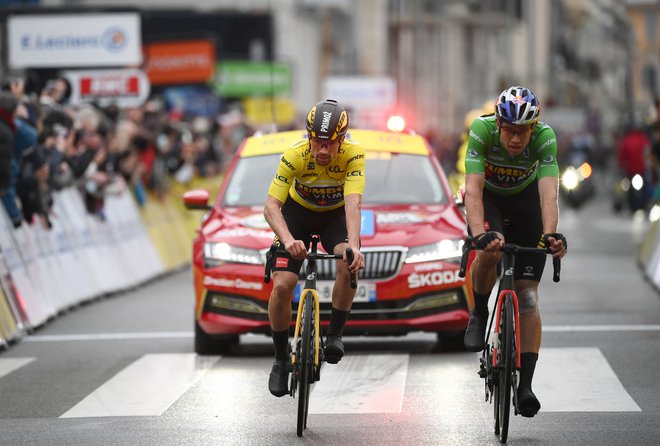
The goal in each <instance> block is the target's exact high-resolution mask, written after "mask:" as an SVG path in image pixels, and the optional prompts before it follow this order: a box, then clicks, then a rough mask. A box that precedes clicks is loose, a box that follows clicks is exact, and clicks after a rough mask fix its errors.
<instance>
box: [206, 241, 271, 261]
mask: <svg viewBox="0 0 660 446" xmlns="http://www.w3.org/2000/svg"><path fill="white" fill-rule="evenodd" d="M204 261H205V263H206V264H207V266H218V265H222V264H223V263H247V264H250V265H263V264H264V263H265V257H264V253H262V252H261V251H259V250H256V249H249V248H242V247H239V246H232V245H230V244H228V243H225V242H221V243H210V242H209V243H205V244H204Z"/></svg>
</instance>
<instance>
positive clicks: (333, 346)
mask: <svg viewBox="0 0 660 446" xmlns="http://www.w3.org/2000/svg"><path fill="white" fill-rule="evenodd" d="M323 355H324V357H325V360H326V361H327V362H329V363H330V364H337V363H338V362H339V361H340V360H341V358H342V357H343V356H344V343H343V342H342V340H341V336H335V335H328V337H327V338H326V340H325V349H324V350H323Z"/></svg>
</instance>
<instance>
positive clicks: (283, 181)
mask: <svg viewBox="0 0 660 446" xmlns="http://www.w3.org/2000/svg"><path fill="white" fill-rule="evenodd" d="M364 174H365V161H364V149H363V148H362V147H361V146H360V145H359V144H358V143H356V142H354V141H351V140H349V139H348V138H346V139H344V141H343V142H342V143H341V146H340V147H339V152H338V153H337V156H335V158H334V159H333V160H332V161H331V162H330V164H328V165H327V166H320V165H319V164H318V163H317V162H316V159H314V157H313V156H312V150H311V147H310V143H309V140H308V139H302V140H300V141H298V142H296V143H294V144H293V145H292V146H291V147H289V148H288V149H287V150H286V151H285V152H284V154H283V155H282V158H280V164H279V166H278V168H277V173H276V174H275V178H273V182H272V183H271V184H270V188H269V189H268V195H270V196H272V197H274V198H277V199H278V200H280V201H281V202H283V203H284V202H285V201H286V198H287V196H290V197H291V198H292V199H293V200H295V201H296V202H297V203H299V204H300V205H301V206H304V207H306V208H307V209H310V210H312V211H318V212H323V211H331V210H333V209H337V208H339V207H341V206H342V205H343V204H344V196H345V195H350V194H360V195H362V194H363V193H364V179H365V177H364Z"/></svg>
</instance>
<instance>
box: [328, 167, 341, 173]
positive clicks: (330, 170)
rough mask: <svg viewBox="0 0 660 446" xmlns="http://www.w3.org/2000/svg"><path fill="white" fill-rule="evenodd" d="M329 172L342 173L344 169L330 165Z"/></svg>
mask: <svg viewBox="0 0 660 446" xmlns="http://www.w3.org/2000/svg"><path fill="white" fill-rule="evenodd" d="M328 172H331V173H342V172H343V170H342V168H341V167H339V166H330V167H328Z"/></svg>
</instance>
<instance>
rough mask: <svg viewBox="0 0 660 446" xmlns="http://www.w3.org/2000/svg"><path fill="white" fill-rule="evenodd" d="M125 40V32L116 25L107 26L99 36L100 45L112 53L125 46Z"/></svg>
mask: <svg viewBox="0 0 660 446" xmlns="http://www.w3.org/2000/svg"><path fill="white" fill-rule="evenodd" d="M126 41H127V38H126V33H125V32H124V31H123V30H122V29H121V28H117V27H113V28H108V30H106V31H105V32H104V33H103V35H102V36H101V45H103V46H104V47H105V48H106V49H107V50H108V51H110V52H113V53H114V52H116V51H121V50H122V48H124V47H125V46H126Z"/></svg>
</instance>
